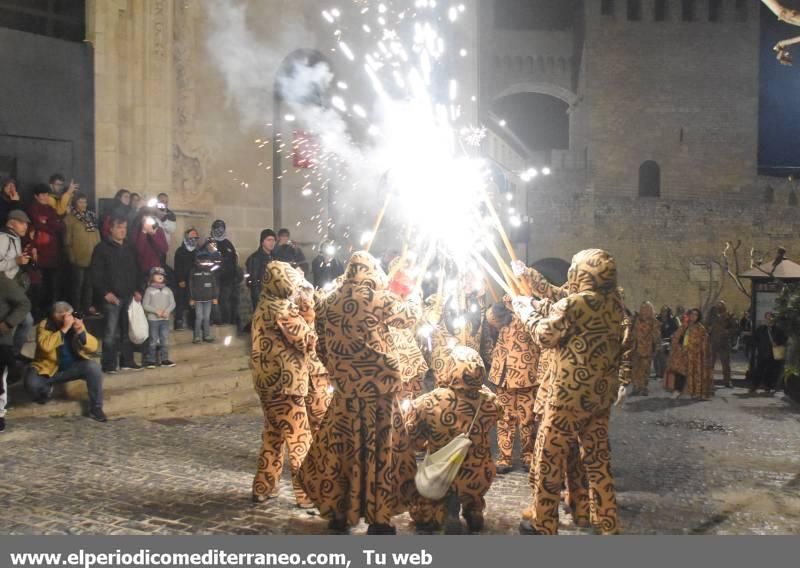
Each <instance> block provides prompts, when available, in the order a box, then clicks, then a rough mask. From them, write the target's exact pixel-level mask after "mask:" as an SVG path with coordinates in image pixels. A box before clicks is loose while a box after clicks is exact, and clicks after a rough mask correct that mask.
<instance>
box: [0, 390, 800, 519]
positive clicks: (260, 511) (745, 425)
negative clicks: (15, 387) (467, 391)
mask: <svg viewBox="0 0 800 568" xmlns="http://www.w3.org/2000/svg"><path fill="white" fill-rule="evenodd" d="M652 390H653V391H655V394H654V395H653V396H650V397H649V398H635V399H631V400H629V401H628V402H627V403H626V406H625V407H624V409H622V410H617V411H615V414H614V419H613V424H612V441H613V446H614V447H613V452H614V453H613V462H612V463H613V469H614V472H615V474H616V478H617V487H618V491H619V494H618V495H619V497H618V498H619V505H620V516H621V523H622V526H623V530H624V531H625V532H627V533H638V534H653V533H666V534H675V533H678V534H681V533H684V534H685V533H707V534H786V533H794V534H797V533H799V532H800V436H799V435H798V434H800V407H798V406H796V405H794V404H793V403H791V402H789V401H788V400H787V399H784V398H783V397H782V396H777V397H774V398H767V397H763V396H759V397H750V396H748V395H747V393H746V391H745V390H743V389H735V390H718V391H717V397H716V398H715V399H714V400H713V401H711V402H696V403H695V402H691V401H678V402H676V401H672V400H670V399H668V398H667V397H666V396H664V395H663V393H661V392H660V388H659V386H658V385H654V387H653V389H652ZM9 419H10V421H9V429H8V430H7V431H6V432H5V433H4V434H2V435H0V464H1V465H0V467H2V483H0V509H1V510H2V512H3V514H2V515H0V533H2V534H8V533H15V534H30V533H34V534H42V533H45V534H64V533H71V534H87V533H88V534H154V533H155V534H195V533H204V534H212V533H214V534H219V533H223V534H275V533H280V534H285V533H289V534H297V533H301V534H316V533H322V534H324V533H325V532H326V523H325V522H324V521H323V520H321V519H320V518H319V517H316V516H314V515H312V514H309V513H307V512H303V511H300V510H298V509H295V508H293V507H292V501H291V497H290V487H289V483H288V481H287V479H286V478H285V479H284V481H283V484H282V487H281V496H280V498H279V499H277V500H274V501H271V502H269V503H267V504H263V505H254V504H252V503H251V502H250V482H251V479H252V477H251V476H252V474H253V472H254V467H255V464H256V452H257V449H258V446H259V442H260V428H261V420H260V416H259V415H258V414H244V415H233V416H223V417H216V418H202V419H191V420H184V419H173V420H162V421H147V420H142V419H122V420H113V421H112V422H110V423H109V424H106V425H101V424H96V423H93V422H91V421H89V420H88V419H85V418H84V419H51V420H49V421H45V420H28V421H22V420H20V421H14V420H13V415H12V416H9ZM528 497H529V488H528V484H527V477H526V475H525V474H523V473H522V472H521V471H515V472H514V473H512V474H510V475H508V476H505V477H502V478H499V479H498V481H497V482H496V483H495V485H494V487H493V488H492V490H491V493H490V494H489V496H488V503H489V508H488V511H487V520H488V522H487V529H486V532H488V533H494V534H514V533H516V526H517V523H518V519H519V512H520V510H521V508H522V506H523V505H525V504H526V503H527V500H528ZM562 517H563V515H562ZM397 525H398V528H399V529H400V531H401V532H403V533H408V532H411V530H412V528H411V527H410V526H409V521H408V518H407V517H401V518H399V519H398V520H397ZM365 529H366V527H365V526H363V525H362V526H360V527H358V528H357V529H356V530H355V531H353V532H355V533H362V532H364V530H365ZM562 532H563V533H567V534H570V533H573V532H574V530H572V529H571V527H570V526H569V523H568V517H567V521H565V524H564V526H563V530H562Z"/></svg>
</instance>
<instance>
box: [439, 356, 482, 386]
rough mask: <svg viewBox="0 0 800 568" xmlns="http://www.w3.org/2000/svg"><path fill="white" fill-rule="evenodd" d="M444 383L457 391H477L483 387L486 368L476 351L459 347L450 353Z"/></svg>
mask: <svg viewBox="0 0 800 568" xmlns="http://www.w3.org/2000/svg"><path fill="white" fill-rule="evenodd" d="M445 373H446V375H445V379H444V381H443V383H444V384H445V385H446V386H448V387H450V388H451V389H455V390H476V389H479V388H481V386H483V381H484V379H485V378H486V367H484V365H483V359H481V356H480V355H479V354H478V352H477V351H475V350H474V349H470V348H469V347H464V346H463V345H459V346H458V347H456V348H455V349H453V351H452V352H451V353H450V360H449V361H448V362H447V369H446V370H445Z"/></svg>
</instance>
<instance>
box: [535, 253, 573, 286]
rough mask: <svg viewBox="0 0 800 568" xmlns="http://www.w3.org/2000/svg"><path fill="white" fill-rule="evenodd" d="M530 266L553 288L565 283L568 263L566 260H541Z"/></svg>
mask: <svg viewBox="0 0 800 568" xmlns="http://www.w3.org/2000/svg"><path fill="white" fill-rule="evenodd" d="M532 266H533V268H535V269H536V270H538V271H539V272H540V273H541V274H542V276H544V277H545V278H547V280H548V281H549V282H550V283H551V284H553V285H554V286H563V285H564V284H566V283H567V273H568V272H569V262H567V261H566V260H563V259H561V258H543V259H542V260H537V261H536V262H534V263H533V265H532Z"/></svg>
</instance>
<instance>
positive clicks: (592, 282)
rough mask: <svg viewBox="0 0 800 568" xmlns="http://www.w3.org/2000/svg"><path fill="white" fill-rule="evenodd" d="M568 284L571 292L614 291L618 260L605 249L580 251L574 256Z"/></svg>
mask: <svg viewBox="0 0 800 568" xmlns="http://www.w3.org/2000/svg"><path fill="white" fill-rule="evenodd" d="M567 284H568V286H569V293H570V294H578V293H580V292H602V293H609V292H613V291H615V290H616V289H617V262H616V260H614V257H612V256H611V255H610V254H608V253H607V252H606V251H604V250H600V249H589V250H585V251H582V252H579V253H578V254H576V255H575V256H574V257H573V258H572V265H571V266H570V267H569V273H568V275H567Z"/></svg>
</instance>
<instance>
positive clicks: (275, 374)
mask: <svg viewBox="0 0 800 568" xmlns="http://www.w3.org/2000/svg"><path fill="white" fill-rule="evenodd" d="M293 271H294V269H293V268H292V267H291V266H290V265H289V264H286V263H283V262H272V263H270V264H269V265H268V266H267V268H266V270H265V274H264V285H263V288H262V290H261V299H260V301H259V303H258V307H257V308H256V311H255V313H254V315H253V324H252V341H253V347H252V353H251V368H252V370H253V386H254V387H255V390H256V393H257V394H258V396H259V398H260V399H261V407H262V409H263V411H264V433H263V444H262V447H261V454H260V456H259V459H258V471H257V472H256V476H255V479H254V480H253V500H254V501H256V502H262V501H265V500H267V499H269V498H270V497H272V496H273V495H274V493H275V489H276V486H277V484H278V482H279V481H280V476H281V471H282V469H283V446H284V444H286V445H287V446H288V448H289V466H290V468H291V470H292V482H293V487H294V492H295V498H296V499H297V504H298V506H300V507H302V508H309V507H311V506H312V505H311V503H310V501H309V500H308V498H307V497H306V495H305V493H304V492H303V490H302V488H301V487H300V484H299V481H298V480H297V472H298V471H299V469H300V465H301V464H302V463H303V460H304V459H305V457H306V453H307V452H308V448H309V445H310V444H311V431H310V429H309V424H308V415H307V413H306V401H305V397H306V395H308V381H309V368H310V356H311V353H313V351H314V344H315V343H316V338H317V336H316V333H315V332H314V329H313V328H312V327H311V326H310V325H309V324H308V323H307V322H306V320H305V319H304V318H303V316H302V315H301V314H300V311H299V309H298V307H297V305H296V304H295V303H294V301H293V299H292V298H293V296H294V294H295V292H296V287H295V284H294V282H293V279H294V276H293V274H292V272H293Z"/></svg>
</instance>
